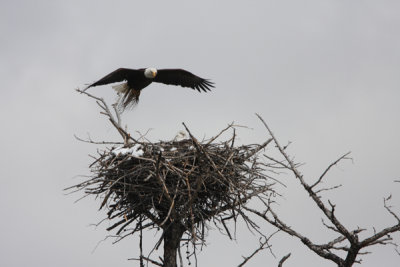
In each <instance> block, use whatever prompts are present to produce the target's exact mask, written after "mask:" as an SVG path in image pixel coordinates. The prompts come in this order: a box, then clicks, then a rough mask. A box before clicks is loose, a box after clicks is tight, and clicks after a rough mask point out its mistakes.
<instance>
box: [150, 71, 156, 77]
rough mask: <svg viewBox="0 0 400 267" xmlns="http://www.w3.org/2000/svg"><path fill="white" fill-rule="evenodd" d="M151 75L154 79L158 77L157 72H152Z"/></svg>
mask: <svg viewBox="0 0 400 267" xmlns="http://www.w3.org/2000/svg"><path fill="white" fill-rule="evenodd" d="M151 74H152V75H153V78H155V77H156V75H157V71H154V70H152V71H151Z"/></svg>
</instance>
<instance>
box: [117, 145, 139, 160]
mask: <svg viewBox="0 0 400 267" xmlns="http://www.w3.org/2000/svg"><path fill="white" fill-rule="evenodd" d="M111 153H113V154H114V155H116V156H120V155H121V156H124V155H127V154H131V155H132V156H134V157H141V156H143V153H144V152H143V150H142V146H141V145H139V144H135V145H134V146H133V147H123V146H120V147H117V148H114V149H113V150H112V151H111Z"/></svg>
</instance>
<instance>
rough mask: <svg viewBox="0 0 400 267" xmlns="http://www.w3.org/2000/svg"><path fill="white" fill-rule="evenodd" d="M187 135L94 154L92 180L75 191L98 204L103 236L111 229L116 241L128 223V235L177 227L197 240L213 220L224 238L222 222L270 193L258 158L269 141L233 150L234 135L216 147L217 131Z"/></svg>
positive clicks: (269, 185)
mask: <svg viewBox="0 0 400 267" xmlns="http://www.w3.org/2000/svg"><path fill="white" fill-rule="evenodd" d="M228 128H230V127H228ZM225 130H226V129H225ZM225 130H224V131H225ZM187 131H188V133H189V136H190V138H188V139H184V140H181V141H163V142H157V143H151V142H144V143H143V142H142V143H135V144H131V145H130V146H128V147H125V148H121V147H119V148H115V147H112V148H109V149H106V150H103V151H101V152H98V153H99V154H98V156H96V157H95V161H94V162H93V163H92V164H91V166H90V167H91V172H92V174H93V177H92V178H91V179H90V180H87V181H85V182H83V183H81V184H78V185H76V186H75V188H78V189H84V190H85V193H87V194H89V195H90V194H91V195H95V196H100V197H101V198H102V203H101V206H100V209H101V208H106V209H107V210H108V212H107V215H108V218H109V219H113V220H115V222H114V224H112V225H111V226H110V227H109V228H108V229H107V230H111V229H114V228H117V229H118V231H117V234H118V235H120V234H121V233H122V232H124V231H128V229H127V226H128V225H131V224H132V223H134V225H136V226H135V227H133V228H132V227H131V228H129V232H128V234H131V233H134V232H136V231H138V230H139V228H140V229H142V228H146V227H157V228H158V227H161V228H163V229H165V228H166V227H168V226H169V225H170V224H171V223H179V224H180V225H182V226H183V229H185V230H186V231H187V233H188V234H189V235H190V236H191V237H192V238H194V239H196V238H200V239H203V237H204V231H203V230H204V225H205V222H206V221H208V220H210V219H213V220H214V222H215V220H217V222H220V223H222V224H223V226H224V227H225V230H226V231H227V232H228V234H229V231H228V229H227V228H226V225H225V223H224V221H225V220H226V219H234V220H235V221H236V218H237V216H238V215H240V214H241V212H240V206H241V205H243V204H245V203H246V202H247V201H248V200H249V199H251V198H252V197H255V196H258V197H260V196H266V195H267V194H268V193H269V192H270V191H271V190H272V189H271V184H272V181H271V180H270V179H268V176H267V175H266V170H265V168H266V166H265V165H264V164H262V163H261V162H259V158H258V155H259V154H260V151H262V150H263V149H264V148H265V147H266V146H267V144H268V143H269V141H270V140H268V141H267V142H265V143H263V144H254V145H241V146H235V145H234V141H235V134H233V136H232V138H230V139H229V140H227V141H223V142H216V141H215V140H216V139H217V137H219V136H220V134H221V133H222V132H223V131H222V132H221V133H220V134H218V135H217V136H216V137H214V138H212V139H210V140H208V141H204V142H199V141H198V140H197V139H196V138H195V137H193V136H192V134H191V133H190V132H189V130H188V129H187ZM217 215H218V216H217ZM244 219H246V218H244ZM144 221H147V223H143V222H144ZM229 235H230V234H229Z"/></svg>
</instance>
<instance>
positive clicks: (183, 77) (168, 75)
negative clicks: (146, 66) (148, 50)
mask: <svg viewBox="0 0 400 267" xmlns="http://www.w3.org/2000/svg"><path fill="white" fill-rule="evenodd" d="M154 81H155V82H158V83H164V84H171V85H180V86H182V87H190V88H192V89H195V90H197V91H199V92H201V90H202V91H204V92H207V91H210V90H211V89H210V87H211V88H212V87H214V85H213V83H212V82H210V81H209V80H206V79H203V78H200V77H198V76H196V75H194V74H193V73H191V72H188V71H186V70H183V69H162V70H158V71H157V75H156V77H155V78H154Z"/></svg>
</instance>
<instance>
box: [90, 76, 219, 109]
mask: <svg viewBox="0 0 400 267" xmlns="http://www.w3.org/2000/svg"><path fill="white" fill-rule="evenodd" d="M116 82H123V83H120V84H117V85H114V86H112V88H113V89H114V90H115V91H117V93H118V95H120V96H121V100H120V105H121V107H122V109H125V108H127V107H130V106H134V105H135V104H137V103H138V102H139V96H140V92H141V91H142V89H144V88H145V87H147V86H149V85H150V84H151V83H152V82H157V83H164V84H168V85H180V86H182V87H188V88H192V89H194V90H197V91H199V92H201V91H203V92H207V91H210V90H211V88H213V87H214V83H213V82H211V81H209V80H208V79H203V78H200V77H199V76H196V75H194V74H193V73H191V72H189V71H186V70H183V69H160V70H157V69H155V68H147V69H144V68H143V69H126V68H119V69H117V70H115V71H113V72H111V73H110V74H108V75H106V76H105V77H103V78H101V79H100V80H98V81H97V82H94V83H92V84H90V85H89V86H88V87H86V88H85V89H84V90H83V91H86V90H87V89H89V88H90V87H94V86H99V85H105V84H110V83H116Z"/></svg>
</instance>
